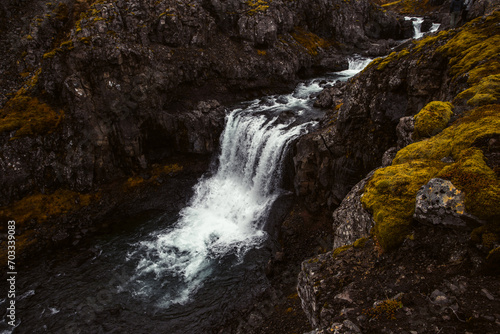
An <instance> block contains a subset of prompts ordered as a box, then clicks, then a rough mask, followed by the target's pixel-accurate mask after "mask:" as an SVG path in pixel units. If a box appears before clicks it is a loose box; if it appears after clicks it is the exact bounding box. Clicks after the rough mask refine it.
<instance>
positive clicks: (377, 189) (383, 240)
mask: <svg viewBox="0 0 500 334" xmlns="http://www.w3.org/2000/svg"><path fill="white" fill-rule="evenodd" d="M444 165H445V164H444V163H443V162H441V161H422V160H418V161H411V162H405V163H401V164H398V165H394V164H393V165H392V166H388V167H385V168H381V169H379V170H377V171H376V172H375V174H374V175H373V177H372V178H371V179H370V181H369V182H368V183H367V184H366V186H365V189H364V193H363V197H362V198H361V202H362V203H363V205H364V206H365V207H366V208H367V209H369V210H371V211H372V212H373V219H374V220H375V223H376V224H375V226H374V227H373V229H372V231H371V233H372V234H373V235H374V236H375V238H376V240H377V242H378V243H379V244H380V246H381V247H382V249H383V250H384V251H389V250H391V249H394V248H396V247H397V246H399V245H400V244H401V243H402V242H403V240H404V238H405V237H406V236H407V235H408V234H409V232H410V231H409V226H410V221H411V218H412V216H413V213H414V212H415V198H416V195H417V192H418V190H419V189H420V187H421V186H422V185H424V184H426V183H427V182H429V180H430V179H432V178H433V177H435V176H436V175H437V174H438V172H439V171H440V170H441V169H442V168H443V166H444Z"/></svg>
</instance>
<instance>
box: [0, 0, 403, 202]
mask: <svg viewBox="0 0 500 334" xmlns="http://www.w3.org/2000/svg"><path fill="white" fill-rule="evenodd" d="M29 3H30V4H31V6H23V7H21V6H19V4H18V3H17V2H15V1H10V2H8V3H5V4H4V3H3V2H2V13H3V15H5V17H7V14H8V13H11V12H12V13H16V15H22V16H23V21H15V22H13V24H14V26H15V29H9V30H8V31H9V33H8V34H6V35H5V39H6V41H7V47H6V48H5V50H4V51H2V52H1V54H0V60H1V61H0V65H1V66H2V68H5V69H6V70H7V69H9V71H11V72H12V71H13V72H17V73H15V74H16V75H18V74H19V73H21V72H26V73H27V75H32V78H33V80H32V83H34V86H33V87H30V88H29V89H28V91H29V94H32V95H34V96H39V97H40V98H41V99H42V100H43V101H44V102H47V103H48V104H49V105H50V106H52V107H54V108H55V109H62V110H64V119H63V121H62V122H61V124H60V125H59V127H58V129H57V131H54V132H53V133H51V134H50V135H46V136H43V137H42V136H37V135H36V134H35V135H34V136H32V137H30V138H20V139H15V140H9V139H10V138H11V137H12V135H13V134H14V132H9V133H3V134H1V135H0V137H1V141H0V146H1V149H2V152H3V157H4V158H2V159H3V160H2V163H0V170H1V172H2V175H3V178H2V180H1V184H0V186H1V190H0V195H1V196H0V198H1V200H0V205H4V204H7V203H9V202H11V201H12V200H14V199H19V198H21V197H23V196H25V195H26V194H29V193H31V192H34V191H37V190H47V191H50V190H51V189H52V190H53V189H56V188H59V187H65V188H70V189H73V190H78V191H89V190H91V189H95V188H96V187H98V186H100V185H102V184H104V183H107V182H110V181H112V180H114V179H116V178H118V177H123V176H126V175H130V174H132V173H140V172H141V171H143V170H145V169H146V168H148V166H150V165H151V164H153V163H156V162H159V161H161V160H162V159H164V158H165V157H168V156H171V155H173V154H175V153H197V154H210V153H212V152H214V151H215V149H216V147H217V145H218V138H219V135H220V133H221V131H222V127H223V119H224V108H223V107H222V106H223V105H227V104H229V103H232V102H235V101H237V100H241V99H249V98H255V97H256V96H259V95H262V94H263V93H268V92H269V91H272V92H282V91H288V90H290V89H291V87H293V85H294V83H295V82H296V80H297V79H298V78H299V76H304V75H312V74H315V73H317V72H318V71H320V72H321V71H333V70H339V69H345V68H346V67H347V61H346V59H345V57H344V56H343V55H344V54H345V53H346V52H353V51H362V50H363V49H369V48H370V45H372V44H373V43H375V44H378V45H383V47H381V48H380V50H379V51H378V53H383V52H386V49H387V48H386V47H385V45H386V44H387V43H384V42H381V41H376V39H380V38H391V39H398V38H402V37H403V35H404V28H403V26H402V24H403V21H404V20H402V18H400V17H397V16H396V15H395V14H392V13H389V12H387V13H385V12H384V11H382V10H381V9H380V7H378V6H376V5H373V4H372V3H370V2H369V1H365V0H363V1H355V2H349V3H348V2H344V1H341V0H336V1H329V2H324V1H320V0H314V1H312V2H311V1H305V0H300V1H293V2H289V1H282V0H277V1H272V2H271V1H270V2H269V3H267V2H266V5H265V6H257V5H253V4H252V3H250V2H242V1H239V0H230V1H218V0H203V1H202V0H197V1H194V2H193V1H187V0H182V1H173V0H172V1H170V0H169V1H161V2H150V1H143V0H131V1H123V0H116V1H99V2H96V3H93V2H90V1H74V0H64V1H62V2H60V3H57V4H51V3H46V2H45V1H40V0H31V1H29ZM44 14H47V15H44ZM40 17H43V19H40ZM372 26H376V27H378V33H377V34H375V35H374V34H371V35H370V34H368V33H367V31H372V30H373V29H371V28H370V27H372ZM0 28H2V29H4V28H5V29H6V28H7V26H5V25H4V24H2V25H1V27H0ZM28 36H29V37H28ZM318 40H322V41H325V43H323V42H321V43H319V42H318ZM327 41H329V42H327ZM328 45H330V46H328ZM21 56H22V61H18V60H19V59H20V58H21ZM40 67H41V72H40V74H39V75H38V76H36V77H35V76H34V75H33V73H34V72H35V70H36V69H39V68H40ZM37 73H38V72H37ZM35 78H36V79H37V80H35ZM4 83H5V84H8V86H4ZM19 85H20V80H19V79H17V81H16V80H14V81H7V80H6V81H3V83H0V89H1V91H0V93H1V94H2V96H0V105H3V104H4V103H5V102H6V100H7V99H6V98H5V94H6V93H8V92H12V91H13V90H14V91H15V89H17V88H18V87H19ZM213 100H216V101H217V103H218V104H219V105H216V104H213V103H211V102H209V101H213ZM27 152H33V153H30V154H28V153H27ZM7 159H8V160H9V161H10V162H11V164H15V165H16V166H17V167H15V168H12V167H9V166H8V164H7V162H6V161H7Z"/></svg>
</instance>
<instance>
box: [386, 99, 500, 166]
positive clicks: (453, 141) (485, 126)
mask: <svg viewBox="0 0 500 334" xmlns="http://www.w3.org/2000/svg"><path fill="white" fill-rule="evenodd" d="M499 133H500V106H499V105H488V106H482V107H478V108H476V109H474V110H472V111H470V112H468V113H467V115H466V116H464V117H462V118H461V119H459V120H458V121H456V122H454V123H453V124H452V125H451V126H449V127H448V128H446V129H444V130H443V131H442V132H441V133H439V134H438V135H436V136H434V137H432V138H429V139H426V140H423V141H420V142H417V143H413V144H411V145H408V146H407V147H405V148H403V149H402V150H400V151H399V152H398V153H397V154H396V157H395V158H394V162H393V164H401V163H404V162H408V161H412V160H416V159H428V160H441V159H442V158H445V157H449V156H451V157H452V158H453V159H455V160H458V159H459V158H460V156H461V153H462V152H464V151H465V150H466V149H467V148H469V147H470V146H471V145H472V143H474V142H475V141H477V140H479V139H481V138H483V137H486V136H492V135H495V134H499Z"/></svg>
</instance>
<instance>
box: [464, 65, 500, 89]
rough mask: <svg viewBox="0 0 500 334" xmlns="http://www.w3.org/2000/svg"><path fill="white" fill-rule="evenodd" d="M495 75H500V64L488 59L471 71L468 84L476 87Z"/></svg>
mask: <svg viewBox="0 0 500 334" xmlns="http://www.w3.org/2000/svg"><path fill="white" fill-rule="evenodd" d="M494 74H500V63H499V62H498V60H496V59H488V60H486V61H484V62H481V63H480V64H479V65H477V66H476V67H474V68H473V69H471V70H470V71H469V79H468V80H467V83H468V84H470V85H474V84H477V83H479V82H480V81H481V80H482V79H483V78H485V77H487V76H490V75H494Z"/></svg>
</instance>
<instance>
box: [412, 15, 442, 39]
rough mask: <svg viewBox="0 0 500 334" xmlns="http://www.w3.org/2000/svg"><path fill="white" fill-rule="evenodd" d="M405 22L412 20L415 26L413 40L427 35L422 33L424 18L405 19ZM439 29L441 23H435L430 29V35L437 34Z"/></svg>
mask: <svg viewBox="0 0 500 334" xmlns="http://www.w3.org/2000/svg"><path fill="white" fill-rule="evenodd" d="M405 20H407V21H408V20H410V21H411V22H412V24H413V38H414V39H419V38H421V37H423V36H424V35H425V33H423V32H422V30H421V28H422V22H424V18H423V17H408V16H406V17H405ZM438 29H439V23H433V24H432V26H431V28H430V29H429V33H431V32H435V31H437V30H438Z"/></svg>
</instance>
